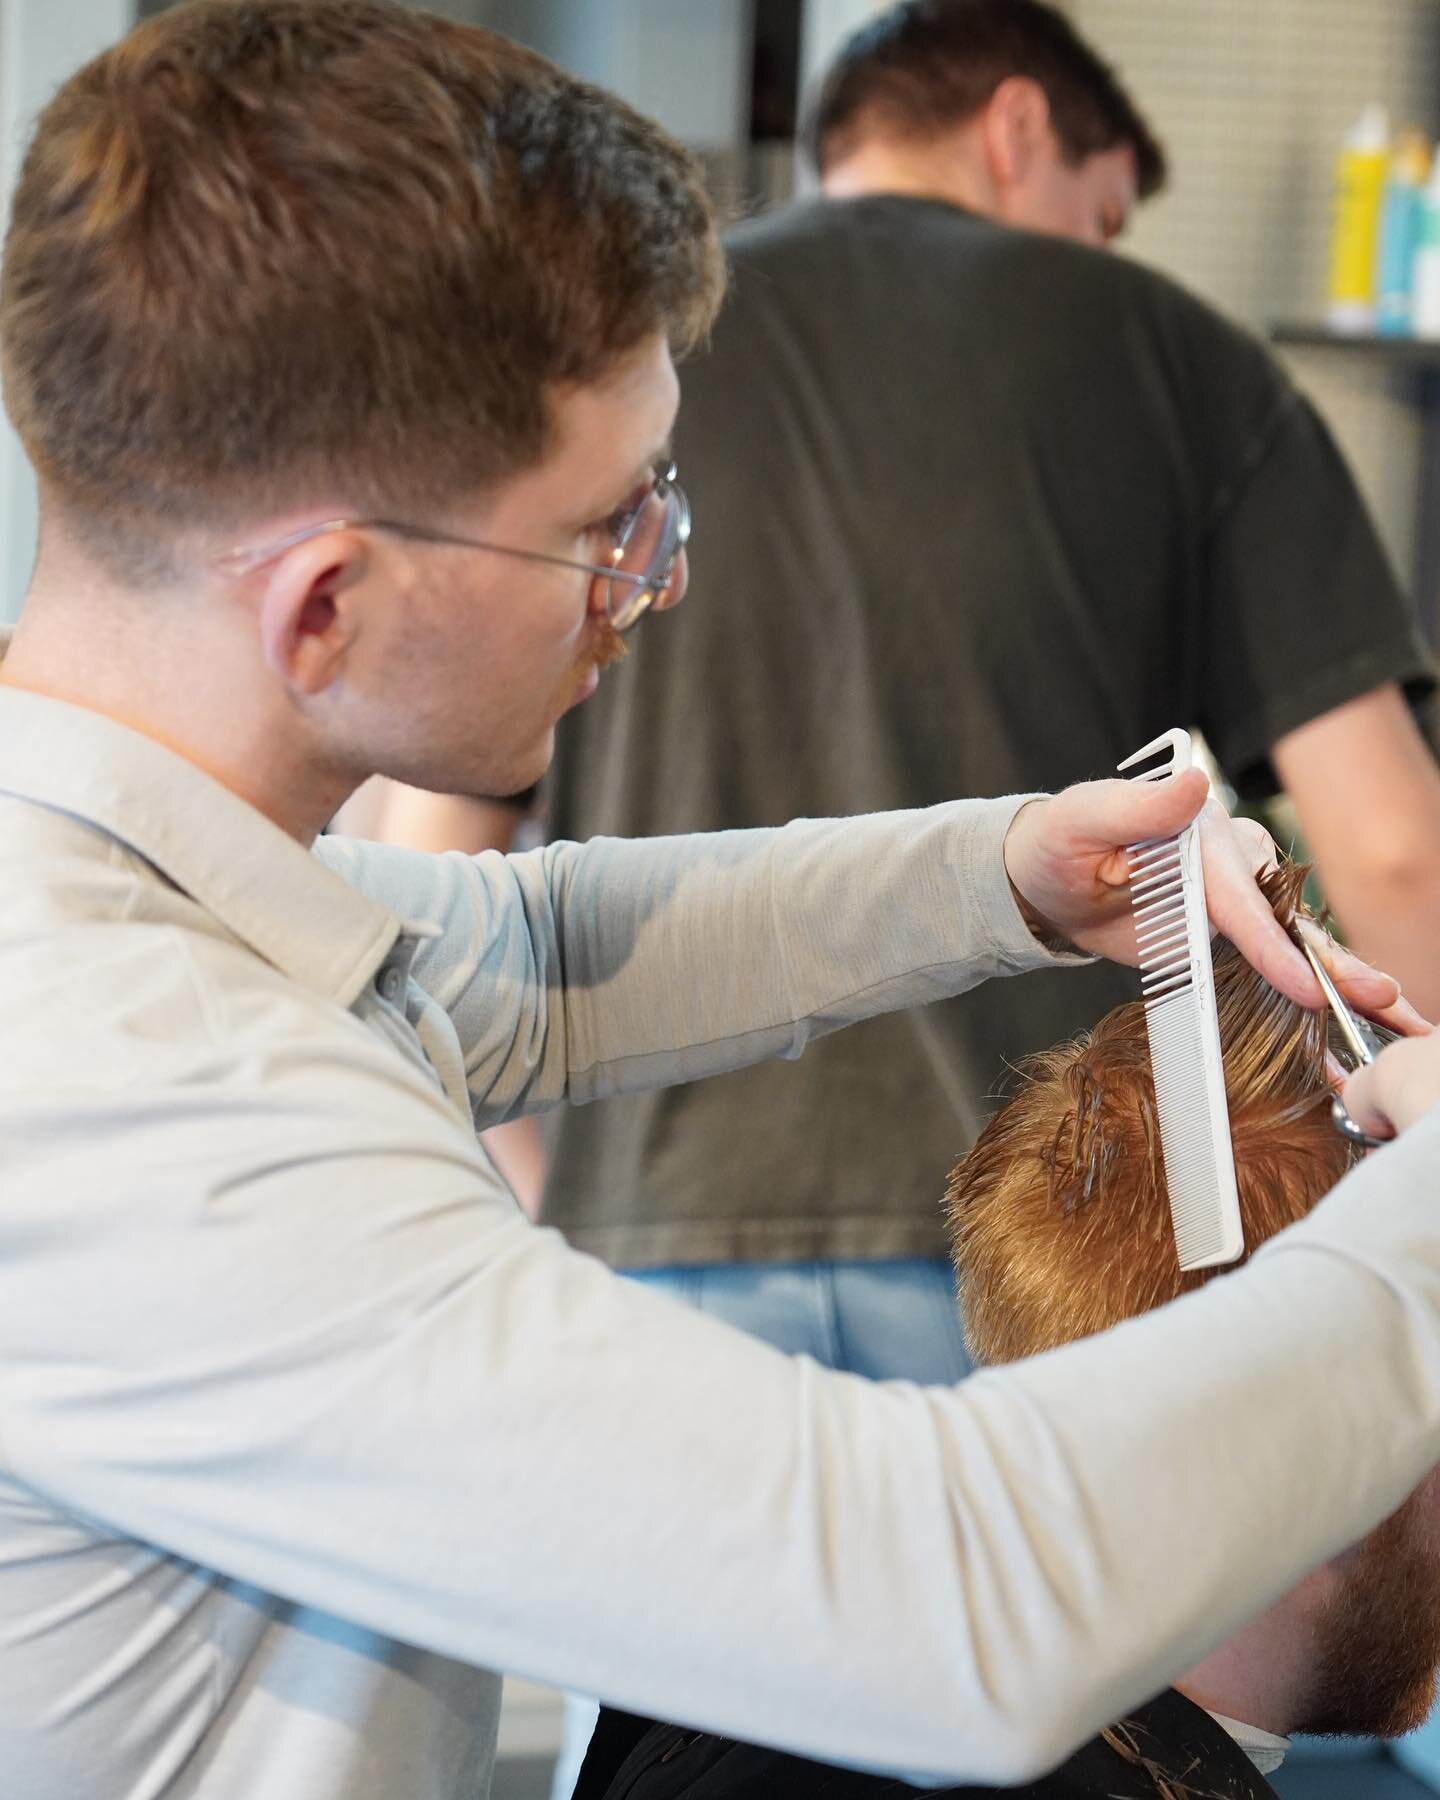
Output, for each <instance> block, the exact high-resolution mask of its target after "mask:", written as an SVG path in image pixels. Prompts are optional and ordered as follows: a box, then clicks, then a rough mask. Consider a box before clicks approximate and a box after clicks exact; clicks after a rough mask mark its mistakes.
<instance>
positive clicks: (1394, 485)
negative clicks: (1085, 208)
mask: <svg viewBox="0 0 1440 1800" xmlns="http://www.w3.org/2000/svg"><path fill="white" fill-rule="evenodd" d="M1068 10H1069V12H1070V13H1071V15H1072V16H1073V17H1074V18H1075V20H1076V22H1077V23H1078V24H1079V26H1080V28H1081V29H1082V30H1083V31H1084V32H1085V33H1086V35H1087V36H1088V37H1090V38H1091V39H1092V40H1093V41H1094V42H1095V43H1096V44H1097V45H1098V46H1099V47H1100V48H1101V49H1102V51H1103V52H1104V54H1105V55H1106V57H1107V58H1108V59H1109V60H1110V61H1112V62H1114V63H1115V64H1116V65H1117V66H1118V67H1119V70H1120V72H1121V74H1122V75H1123V77H1124V79H1125V81H1126V83H1127V85H1128V86H1129V87H1130V88H1131V90H1132V91H1133V92H1134V94H1135V96H1136V98H1137V100H1138V101H1139V102H1140V104H1141V105H1142V106H1143V107H1144V108H1145V110H1146V112H1147V114H1148V115H1149V116H1150V118H1151V119H1152V120H1153V122H1154V124H1155V126H1156V128H1157V130H1158V131H1159V133H1160V135H1161V137H1163V138H1164V140H1165V142H1166V144H1167V145H1168V147H1169V149H1170V153H1171V163H1172V184H1171V188H1170V190H1169V191H1168V192H1166V193H1165V194H1163V195H1161V196H1160V197H1159V198H1158V199H1156V200H1155V201H1153V202H1151V203H1150V205H1148V206H1146V207H1144V208H1142V209H1141V211H1140V214H1139V216H1138V219H1137V224H1136V228H1135V230H1134V233H1133V237H1132V239H1131V240H1130V246H1129V247H1130V249H1131V250H1132V251H1133V253H1134V254H1135V255H1137V256H1139V257H1142V258H1144V259H1145V260H1146V261H1148V262H1151V263H1154V264H1155V265H1156V266H1158V267H1159V268H1162V269H1165V270H1167V271H1168V272H1169V273H1171V274H1173V275H1175V276H1177V277H1178V278H1179V279H1180V280H1181V281H1183V282H1185V283H1186V284H1187V285H1188V286H1190V287H1192V288H1194V289H1196V290H1197V291H1198V292H1200V293H1202V294H1204V295H1205V296H1206V297H1207V298H1209V299H1211V300H1213V301H1214V302H1215V303H1216V304H1217V305H1219V306H1220V307H1222V308H1223V309H1224V310H1225V311H1227V312H1229V313H1230V314H1232V315H1233V316H1234V317H1235V318H1237V319H1239V320H1241V321H1242V323H1244V324H1246V325H1248V326H1250V327H1251V328H1252V329H1253V330H1255V331H1257V332H1261V333H1264V332H1266V331H1267V330H1268V329H1269V327H1270V326H1271V325H1272V324H1273V323H1274V322H1275V321H1277V320H1294V321H1299V320H1312V321H1313V320H1318V319H1320V318H1321V317H1322V315H1323V310H1324V295H1325V276H1326V257H1327V249H1328V242H1329V231H1330V216H1331V197H1332V191H1333V178H1334V162H1335V157H1336V153H1337V151H1338V149H1339V146H1340V142H1341V139H1342V138H1343V136H1344V134H1345V132H1346V130H1347V129H1348V128H1349V126H1350V125H1351V123H1352V122H1353V120H1354V118H1355V116H1356V114H1358V112H1359V111H1360V108H1361V107H1362V106H1363V105H1365V104H1366V103H1367V102H1368V101H1372V100H1378V101H1381V102H1383V103H1384V104H1385V105H1386V106H1388V107H1389V109H1390V115H1391V124H1392V127H1400V126H1404V125H1408V124H1412V123H1413V124H1416V125H1419V126H1422V127H1423V128H1424V129H1425V130H1426V131H1428V132H1429V133H1430V135H1431V137H1432V138H1433V137H1434V136H1435V135H1436V134H1437V132H1440V6H1437V5H1436V4H1435V3H1434V0H1363V4H1357V3H1356V0H1199V3H1197V0H1071V4H1070V5H1069V7H1068ZM1285 360H1286V362H1287V363H1288V365H1289V366H1290V368H1291V370H1292V372H1293V373H1294V375H1295V376H1296V378H1297V379H1298V380H1299V382H1300V383H1301V385H1302V386H1303V387H1304V388H1305V389H1306V390H1307V391H1308V392H1309V393H1310V394H1311V396H1312V397H1313V398H1314V399H1315V400H1316V401H1317V403H1318V404H1319V405H1320V407H1321V409H1322V411H1323V412H1324V413H1325V414H1326V416H1327V418H1328V419H1329V420H1330V423H1331V425H1332V426H1333V428H1334V429H1335V431H1336V434H1337V435H1338V437H1339V438H1340V440H1341V443H1342V444H1343V445H1344V447H1345V449H1346V451H1347V453H1348V454H1349V456H1350V459H1351V462H1352V464H1353V465H1354V468H1355V470H1356V473H1357V475H1358V477H1359V480H1360V484H1361V486H1362V488H1363V489H1364V490H1365V493H1366V497H1367V499H1368V500H1369V502H1370V505H1371V508H1372V510H1373V511H1374V513H1375V515H1376V518H1377V520H1378V522H1379V524H1380V528H1381V532H1382V535H1383V536H1384V538H1385V540H1386V544H1387V546H1388V548H1389V550H1390V552H1391V555H1392V557H1393V558H1394V560H1395V562H1396V564H1397V566H1398V568H1399V570H1400V573H1401V575H1402V577H1403V578H1404V579H1406V580H1407V581H1408V580H1409V578H1410V573H1411V560H1412V552H1413V544H1414V536H1415V529H1416V519H1417V502H1418V499H1419V484H1420V417H1419V411H1418V408H1417V405H1416V394H1417V386H1416V383H1415V381H1414V378H1413V377H1411V376H1407V375H1404V374H1403V373H1395V372H1392V371H1391V370H1390V369H1389V368H1388V367H1387V365H1386V364H1385V363H1384V362H1382V361H1379V360H1374V359H1371V358H1368V357H1361V356H1357V355H1355V354H1353V353H1345V354H1341V353H1337V352H1334V351H1328V350H1326V351H1308V350H1307V351H1299V352H1286V353H1285ZM1428 503H1429V504H1431V505H1440V494H1437V495H1432V496H1429V497H1428ZM1418 598H1419V600H1420V603H1421V605H1422V607H1423V608H1424V609H1425V610H1426V612H1427V616H1429V617H1431V618H1433V617H1434V616H1435V608H1436V601H1437V598H1440V597H1437V596H1435V595H1424V596H1419V597H1418Z"/></svg>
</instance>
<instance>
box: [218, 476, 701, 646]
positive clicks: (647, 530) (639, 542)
mask: <svg viewBox="0 0 1440 1800" xmlns="http://www.w3.org/2000/svg"><path fill="white" fill-rule="evenodd" d="M605 529H606V532H607V534H608V536H609V538H610V550H609V561H607V562H603V563H600V562H593V563H589V562H577V561H575V560H574V559H573V558H572V557H568V556H547V555H546V554H545V553H544V552H543V551H540V550H516V549H513V548H512V547H511V546H510V545H508V544H488V543H484V542H482V541H481V540H480V539H479V538H467V537H456V536H454V535H453V534H452V533H450V532H448V531H431V530H429V529H428V528H426V527H425V526H422V525H406V524H403V523H402V522H401V521H399V520H397V519H326V520H325V521H324V522H323V523H322V524H319V525H306V526H304V527H303V528H302V529H301V530H299V531H292V532H291V533H290V534H289V536H288V537H283V538H276V539H274V540H273V541H272V542H270V543H268V544H260V545H242V546H241V547H239V548H237V549H234V550H227V551H225V552H224V554H223V555H221V556H217V557H216V558H215V563H214V566H215V567H216V568H217V569H220V570H223V571H224V573H226V574H227V575H249V574H251V573H253V572H254V570H256V569H259V568H263V567H264V565H265V564H266V563H268V562H273V561H274V560H275V558H276V557H277V556H282V555H283V554H284V553H285V552H286V551H287V550H293V549H294V548H295V546H296V545H297V544H304V543H308V542H309V540H310V539H311V538H317V537H323V536H324V534H325V533H326V532H327V531H383V532H387V533H388V534H389V535H390V536H391V537H400V538H407V539H409V540H411V541H412V542H415V543H421V544H452V545H454V546H456V547H457V548H459V549H462V550H489V551H491V552H492V553H493V554H494V555H496V556H517V557H520V558H521V559H522V560H524V561H525V562H538V563H549V564H550V565H552V566H553V567H557V568H562V569H579V570H581V571H582V572H583V573H585V574H587V575H589V576H590V577H591V579H592V580H593V581H598V582H599V583H600V584H601V600H602V603H603V606H604V610H605V615H606V617H607V618H608V619H609V621H610V623H611V625H612V626H613V627H614V629H615V630H616V631H628V630H629V629H630V627H631V626H632V625H634V624H636V623H637V622H638V621H639V620H640V619H641V618H642V617H643V615H644V614H645V613H647V612H649V611H651V610H652V609H653V610H654V611H655V612H661V611H663V610H664V608H665V607H667V606H669V605H670V604H671V603H672V602H673V601H674V600H675V599H676V598H677V595H676V591H675V569H676V565H677V563H678V562H679V560H680V553H681V551H682V550H683V549H684V548H685V545H686V544H687V543H688V542H689V538H690V502H689V501H688V500H687V499H686V498H685V491H684V489H683V488H681V487H680V486H679V485H678V484H677V483H676V480H675V465H674V464H673V463H671V464H670V465H669V466H668V467H667V468H665V469H663V470H657V471H656V474H655V479H654V481H653V482H652V483H651V484H650V486H649V487H648V488H646V490H645V492H644V493H643V494H641V495H640V496H639V497H638V498H637V499H635V500H633V501H631V502H630V503H629V504H628V505H627V506H623V507H621V508H620V509H619V510H618V511H617V512H615V513H613V514H612V515H611V517H610V519H609V520H608V521H607V524H606V527H605Z"/></svg>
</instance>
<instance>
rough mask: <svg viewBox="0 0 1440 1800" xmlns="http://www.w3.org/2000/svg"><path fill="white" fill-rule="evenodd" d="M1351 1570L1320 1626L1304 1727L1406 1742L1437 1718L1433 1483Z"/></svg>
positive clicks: (1437, 1558) (1438, 1618)
mask: <svg viewBox="0 0 1440 1800" xmlns="http://www.w3.org/2000/svg"><path fill="white" fill-rule="evenodd" d="M1432 1480H1433V1478H1432ZM1347 1564H1348V1566H1347V1567H1346V1570H1345V1574H1344V1577H1343V1582H1342V1585H1341V1587H1340V1588H1339V1590H1338V1591H1337V1593H1336V1594H1335V1596H1334V1598H1333V1599H1332V1601H1331V1602H1330V1605H1329V1606H1328V1607H1327V1609H1326V1611H1325V1614H1324V1616H1323V1617H1322V1618H1321V1619H1320V1621H1319V1624H1318V1625H1317V1628H1316V1636H1317V1645H1316V1647H1317V1650H1318V1652H1319V1655H1318V1659H1317V1673H1316V1680H1315V1688H1314V1691H1313V1693H1312V1694H1311V1697H1310V1703H1309V1705H1308V1706H1307V1707H1306V1708H1305V1710H1304V1716H1303V1718H1302V1719H1301V1720H1299V1721H1298V1722H1297V1724H1296V1727H1295V1729H1296V1730H1297V1731H1312V1732H1320V1733H1324V1734H1326V1735H1333V1736H1338V1737H1382V1738H1392V1737H1400V1736H1402V1735H1403V1734H1404V1733H1405V1732H1407V1731H1413V1730H1414V1728H1415V1727H1416V1726H1417V1725H1418V1724H1420V1722H1421V1721H1422V1720H1423V1719H1424V1718H1425V1717H1426V1715H1427V1714H1428V1713H1429V1711H1430V1708H1431V1706H1432V1704H1433V1703H1434V1700H1435V1688H1436V1671H1437V1668H1440V1544H1437V1532H1436V1524H1435V1496H1434V1493H1433V1492H1432V1481H1431V1480H1427V1481H1426V1482H1425V1483H1424V1484H1423V1485H1422V1486H1421V1487H1420V1488H1419V1489H1418V1490H1417V1492H1415V1493H1413V1494H1412V1495H1411V1496H1410V1498H1409V1499H1408V1500H1407V1501H1406V1502H1405V1504H1404V1505H1403V1506H1402V1507H1401V1508H1400V1510H1399V1511H1398V1512H1395V1513H1392V1514H1391V1516H1390V1517H1389V1518H1388V1519H1386V1520H1385V1521H1384V1523H1383V1524H1381V1525H1378V1526H1376V1528H1375V1530H1374V1531H1372V1532H1371V1533H1370V1535H1369V1536H1368V1537H1367V1538H1365V1539H1363V1540H1362V1541H1361V1542H1360V1543H1359V1544H1358V1545H1357V1546H1356V1547H1355V1549H1354V1550H1353V1551H1352V1552H1351V1553H1350V1556H1349V1558H1348V1559H1347Z"/></svg>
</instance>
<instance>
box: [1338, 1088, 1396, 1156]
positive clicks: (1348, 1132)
mask: <svg viewBox="0 0 1440 1800" xmlns="http://www.w3.org/2000/svg"><path fill="white" fill-rule="evenodd" d="M1330 1117H1331V1118H1332V1119H1333V1120H1334V1121H1335V1129H1336V1130H1337V1131H1338V1132H1339V1133H1340V1135H1341V1137H1343V1138H1349V1140H1350V1142H1351V1143H1352V1144H1363V1145H1364V1146H1365V1148H1366V1149H1367V1150H1378V1149H1379V1148H1380V1146H1381V1145H1382V1144H1385V1143H1388V1142H1389V1141H1390V1140H1389V1139H1388V1138H1377V1137H1371V1135H1370V1133H1369V1132H1368V1131H1366V1130H1364V1129H1363V1127H1361V1126H1359V1125H1357V1124H1356V1123H1355V1121H1354V1120H1353V1119H1352V1118H1351V1117H1350V1114H1349V1112H1348V1111H1347V1110H1346V1107H1345V1102H1344V1101H1343V1100H1342V1099H1341V1098H1340V1096H1339V1095H1338V1094H1336V1096H1335V1097H1334V1099H1333V1100H1332V1101H1331V1102H1330Z"/></svg>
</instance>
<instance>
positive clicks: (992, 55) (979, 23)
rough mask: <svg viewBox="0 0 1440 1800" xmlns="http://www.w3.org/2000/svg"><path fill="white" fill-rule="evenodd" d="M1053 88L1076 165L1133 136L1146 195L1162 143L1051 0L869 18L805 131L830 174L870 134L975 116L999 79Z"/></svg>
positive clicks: (986, 0) (953, 3) (914, 133)
mask: <svg viewBox="0 0 1440 1800" xmlns="http://www.w3.org/2000/svg"><path fill="white" fill-rule="evenodd" d="M1013 75H1024V76H1027V77H1028V78H1029V79H1030V80H1031V81H1034V82H1036V83H1038V85H1039V86H1040V87H1042V88H1043V89H1044V90H1045V97H1046V99H1047V100H1048V101H1049V102H1050V118H1051V123H1052V124H1053V125H1054V127H1055V135H1056V136H1057V137H1058V138H1059V140H1060V148H1061V150H1062V152H1063V154H1064V156H1065V159H1066V161H1067V162H1069V163H1072V164H1075V163H1081V162H1084V161H1085V160H1086V158H1087V157H1090V156H1094V155H1096V154H1097V153H1098V152H1099V151H1102V150H1113V149H1115V148H1116V146H1117V145H1120V144H1128V145H1129V146H1130V148H1131V149H1132V150H1133V151H1134V153H1135V164H1136V174H1137V177H1138V180H1137V187H1138V190H1139V194H1140V198H1141V199H1142V200H1144V199H1148V198H1149V197H1150V195H1151V194H1154V193H1155V192H1157V191H1158V190H1159V189H1160V188H1161V187H1163V185H1164V183H1165V152H1164V150H1163V149H1162V147H1161V145H1160V143H1159V141H1158V140H1157V138H1156V137H1155V134H1154V133H1153V132H1152V131H1151V129H1150V127H1149V125H1148V124H1147V123H1146V122H1145V120H1144V118H1143V117H1142V116H1141V114H1140V111H1139V109H1138V108H1137V107H1136V105H1135V103H1134V101H1133V100H1132V99H1131V98H1130V96H1129V95H1128V94H1127V93H1126V92H1125V89H1124V88H1123V87H1122V86H1121V85H1120V82H1119V80H1118V79H1117V78H1116V75H1115V72H1114V70H1113V69H1111V68H1110V67H1109V65H1108V64H1106V63H1104V62H1102V61H1101V59H1100V58H1099V57H1098V56H1097V55H1096V54H1095V52H1094V51H1093V50H1092V49H1091V48H1090V46H1089V45H1088V44H1087V43H1086V42H1085V40H1084V39H1083V38H1082V37H1081V36H1080V34H1079V33H1078V32H1077V31H1076V30H1075V27H1074V26H1073V25H1072V24H1071V23H1070V21H1069V20H1068V19H1067V18H1065V16H1064V15H1063V14H1062V13H1059V12H1057V11H1056V10H1055V8H1054V7H1053V6H1046V5H1044V4H1043V0H905V3H904V4H903V5H900V6H896V7H893V8H892V9H891V10H890V11H889V12H887V13H885V14H883V15H882V16H881V17H880V18H878V19H876V20H875V21H874V22H873V23H871V24H869V25H864V26H862V27H861V28H860V30H859V31H857V32H856V33H855V34H854V36H853V37H851V38H850V39H849V40H848V42H847V43H846V44H845V46H844V48H843V49H842V50H841V52H840V54H839V56H838V57H837V58H836V60H835V62H834V64H833V65H832V67H831V68H830V70H829V72H828V73H827V74H826V76H825V78H824V80H823V81H822V82H821V84H820V88H819V91H818V93H817V94H816V96H815V98H814V100H813V102H812V103H811V105H810V107H809V109H808V111H807V115H806V119H805V124H804V127H803V131H802V136H803V139H804V143H805V147H806V149H807V151H808V152H809V155H810V158H811V160H812V162H813V163H814V165H815V167H816V168H817V169H818V170H819V172H820V173H821V174H822V175H823V174H824V173H825V172H826V170H827V169H828V168H830V167H832V166H833V165H834V164H835V163H837V162H840V161H842V160H843V158H844V157H845V156H847V155H848V154H849V153H850V152H851V151H852V150H853V149H854V148H855V147H856V146H857V145H858V144H859V143H861V142H862V141H863V140H864V139H865V138H867V137H869V136H870V135H871V134H872V133H878V134H881V135H893V136H896V137H901V138H907V139H924V138H927V137H932V136H934V135H936V134H937V133H939V132H942V131H948V130H950V129H951V128H952V127H954V126H956V125H960V124H963V123H964V121H965V120H966V119H969V118H972V117H973V116H974V115H975V114H976V113H977V112H979V111H980V110H981V109H982V108H983V107H984V106H985V105H986V104H987V103H988V101H989V99H990V97H991V95H992V94H993V93H994V92H995V90H996V88H997V87H999V85H1000V83H1001V82H1002V81H1007V80H1009V78H1010V77H1011V76H1013Z"/></svg>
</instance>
